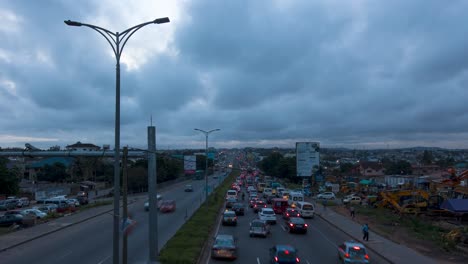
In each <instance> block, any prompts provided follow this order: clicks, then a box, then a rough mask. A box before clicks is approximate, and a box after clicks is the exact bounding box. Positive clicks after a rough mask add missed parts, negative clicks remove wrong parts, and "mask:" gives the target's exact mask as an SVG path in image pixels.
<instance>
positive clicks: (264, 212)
mask: <svg viewBox="0 0 468 264" xmlns="http://www.w3.org/2000/svg"><path fill="white" fill-rule="evenodd" d="M262 214H268V215H272V214H275V212H273V211H272V210H263V211H262Z"/></svg>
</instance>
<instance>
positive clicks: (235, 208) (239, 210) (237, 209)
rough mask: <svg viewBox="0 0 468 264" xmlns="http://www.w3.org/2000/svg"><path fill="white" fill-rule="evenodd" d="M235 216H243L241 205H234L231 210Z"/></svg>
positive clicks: (242, 206)
mask: <svg viewBox="0 0 468 264" xmlns="http://www.w3.org/2000/svg"><path fill="white" fill-rule="evenodd" d="M231 209H232V210H233V211H234V212H236V215H245V205H244V204H243V203H234V204H233V205H232V208H231Z"/></svg>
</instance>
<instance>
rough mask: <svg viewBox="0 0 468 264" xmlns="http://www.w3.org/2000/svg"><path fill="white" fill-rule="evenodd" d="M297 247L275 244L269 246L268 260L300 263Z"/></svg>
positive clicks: (283, 263) (284, 263)
mask: <svg viewBox="0 0 468 264" xmlns="http://www.w3.org/2000/svg"><path fill="white" fill-rule="evenodd" d="M300 261H301V260H300V259H299V257H298V255H297V249H296V248H295V247H293V246H291V245H276V246H274V247H272V248H270V262H271V263H275V264H295V263H300Z"/></svg>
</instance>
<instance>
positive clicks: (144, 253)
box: [0, 173, 224, 264]
mask: <svg viewBox="0 0 468 264" xmlns="http://www.w3.org/2000/svg"><path fill="white" fill-rule="evenodd" d="M218 175H224V173H222V174H221V173H219V174H218ZM223 179H224V178H223V177H220V178H219V179H213V178H212V177H210V179H209V183H208V184H209V185H210V186H217V185H218V184H219V183H220V182H221V180H223ZM192 185H193V187H194V192H185V191H184V185H181V184H176V185H174V186H173V187H169V189H168V190H167V191H165V192H163V193H162V195H163V197H164V198H165V199H173V200H176V203H177V209H176V211H175V212H173V213H168V214H161V213H160V214H159V215H158V216H159V217H158V227H159V228H158V232H159V233H158V240H159V249H161V248H162V247H163V246H164V244H165V243H166V242H167V241H168V240H169V239H170V238H171V237H172V236H173V235H174V234H175V233H176V231H177V230H178V229H179V228H180V227H181V226H182V225H183V224H184V223H185V221H186V219H187V218H188V217H190V216H191V215H192V214H193V212H195V211H196V209H198V207H199V206H200V204H201V203H202V202H203V201H204V198H205V192H204V186H205V181H204V180H199V181H193V182H192ZM146 199H147V198H145V197H144V196H142V197H140V199H138V201H137V202H135V203H133V204H131V205H129V208H128V210H129V214H130V215H131V216H132V217H133V219H135V220H136V221H137V225H136V227H135V228H134V229H133V231H132V233H131V234H130V235H129V237H128V263H147V260H148V256H149V248H148V245H149V238H148V229H149V227H148V222H149V219H148V218H149V216H148V212H146V211H144V202H145V201H146ZM112 219H113V218H112V215H110V214H105V215H102V216H99V217H96V218H94V219H90V220H88V221H86V222H83V223H81V224H77V225H74V226H71V227H69V228H66V229H63V230H61V231H59V232H56V233H53V234H50V235H47V236H45V237H42V238H39V239H36V240H33V241H31V242H28V243H26V244H23V245H21V246H18V247H15V248H13V249H10V250H7V251H5V252H2V253H0V263H9V264H24V263H37V264H40V263H44V264H55V263H57V264H58V263H67V264H74V263H77V264H78V263H79V264H82V263H87V264H88V263H94V264H103V263H112Z"/></svg>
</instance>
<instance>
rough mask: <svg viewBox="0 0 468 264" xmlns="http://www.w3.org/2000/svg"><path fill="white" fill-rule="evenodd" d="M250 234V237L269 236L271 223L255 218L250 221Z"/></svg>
mask: <svg viewBox="0 0 468 264" xmlns="http://www.w3.org/2000/svg"><path fill="white" fill-rule="evenodd" d="M249 234H250V237H253V236H262V237H267V236H268V235H269V234H270V225H269V224H268V223H267V222H266V221H263V220H259V219H255V220H253V221H252V222H250V228H249Z"/></svg>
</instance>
